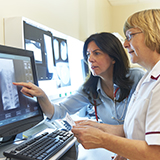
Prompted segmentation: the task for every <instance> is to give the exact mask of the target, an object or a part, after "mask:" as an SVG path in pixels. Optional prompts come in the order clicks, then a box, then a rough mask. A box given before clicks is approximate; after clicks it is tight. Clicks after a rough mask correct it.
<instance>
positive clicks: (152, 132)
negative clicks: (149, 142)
mask: <svg viewBox="0 0 160 160" xmlns="http://www.w3.org/2000/svg"><path fill="white" fill-rule="evenodd" d="M148 134H160V132H159V131H157V132H146V133H145V135H148Z"/></svg>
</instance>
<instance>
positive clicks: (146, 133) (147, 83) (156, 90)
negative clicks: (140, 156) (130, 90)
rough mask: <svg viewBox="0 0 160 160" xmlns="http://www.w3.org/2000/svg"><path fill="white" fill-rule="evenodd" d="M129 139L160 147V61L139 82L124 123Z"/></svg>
mask: <svg viewBox="0 0 160 160" xmlns="http://www.w3.org/2000/svg"><path fill="white" fill-rule="evenodd" d="M124 132H125V136H126V138H128V139H135V140H144V141H146V142H147V143H148V145H160V61H159V62H158V63H157V64H156V65H155V66H154V67H153V69H152V70H151V71H150V72H149V73H146V74H145V75H144V77H143V78H142V79H141V80H140V81H139V83H138V85H137V87H136V90H135V92H134V94H133V95H132V98H131V101H130V104H129V106H128V110H127V114H126V119H125V122H124Z"/></svg>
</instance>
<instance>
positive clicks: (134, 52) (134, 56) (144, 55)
mask: <svg viewBox="0 0 160 160" xmlns="http://www.w3.org/2000/svg"><path fill="white" fill-rule="evenodd" d="M130 35H131V39H130V40H127V39H126V40H125V42H124V47H125V48H126V49H127V50H128V53H129V54H130V57H131V62H132V63H138V64H139V65H141V66H143V67H146V65H147V63H148V60H149V59H150V56H151V50H150V49H149V48H148V47H147V46H146V45H145V37H144V33H143V32H141V30H140V29H138V28H131V29H129V30H127V31H126V37H130Z"/></svg>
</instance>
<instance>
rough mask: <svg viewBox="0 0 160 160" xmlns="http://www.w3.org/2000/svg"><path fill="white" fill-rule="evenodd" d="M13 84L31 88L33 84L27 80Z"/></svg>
mask: <svg viewBox="0 0 160 160" xmlns="http://www.w3.org/2000/svg"><path fill="white" fill-rule="evenodd" d="M13 84H14V85H16V86H22V87H27V88H31V86H30V85H29V84H28V83H26V82H13Z"/></svg>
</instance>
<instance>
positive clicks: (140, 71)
mask: <svg viewBox="0 0 160 160" xmlns="http://www.w3.org/2000/svg"><path fill="white" fill-rule="evenodd" d="M145 72H146V71H145V70H144V69H143V68H138V67H133V68H130V69H129V74H130V76H138V75H140V76H143V75H144V74H145Z"/></svg>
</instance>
